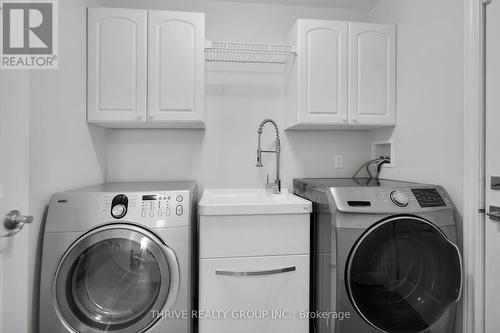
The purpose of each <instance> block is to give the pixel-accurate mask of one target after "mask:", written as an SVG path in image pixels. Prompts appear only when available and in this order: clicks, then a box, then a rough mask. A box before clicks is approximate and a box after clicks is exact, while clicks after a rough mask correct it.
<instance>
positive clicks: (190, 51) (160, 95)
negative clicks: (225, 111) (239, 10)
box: [148, 11, 205, 127]
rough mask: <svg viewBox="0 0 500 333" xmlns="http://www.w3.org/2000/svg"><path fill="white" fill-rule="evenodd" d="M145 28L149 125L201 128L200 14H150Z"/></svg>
mask: <svg viewBox="0 0 500 333" xmlns="http://www.w3.org/2000/svg"><path fill="white" fill-rule="evenodd" d="M148 26H149V27H148V30H149V108H148V109H149V122H151V123H161V122H163V123H170V124H171V125H172V127H184V126H187V127H190V124H191V125H192V126H193V127H197V126H200V127H201V126H203V120H204V99H205V58H204V43H205V16H204V14H201V13H187V12H165V11H150V12H149V25H148ZM176 125H177V126H176Z"/></svg>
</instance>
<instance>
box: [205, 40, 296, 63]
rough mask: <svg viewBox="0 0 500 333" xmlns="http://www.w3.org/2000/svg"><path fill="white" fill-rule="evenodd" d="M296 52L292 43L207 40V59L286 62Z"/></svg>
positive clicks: (236, 61) (234, 61)
mask: <svg viewBox="0 0 500 333" xmlns="http://www.w3.org/2000/svg"><path fill="white" fill-rule="evenodd" d="M295 55H296V53H295V51H294V49H293V47H292V46H291V45H270V44H250V43H239V42H218V41H207V42H206V45H205V60H206V61H209V62H233V63H253V64H286V63H287V61H288V60H289V59H290V57H292V56H295Z"/></svg>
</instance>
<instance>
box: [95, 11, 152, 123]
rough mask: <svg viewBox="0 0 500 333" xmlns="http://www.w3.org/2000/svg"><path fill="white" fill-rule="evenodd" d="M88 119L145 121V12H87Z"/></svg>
mask: <svg viewBox="0 0 500 333" xmlns="http://www.w3.org/2000/svg"><path fill="white" fill-rule="evenodd" d="M88 29H89V31H88V106H87V109H88V120H89V121H90V122H98V123H99V122H103V123H105V122H114V123H144V122H145V121H146V95H147V91H146V80H147V12H146V11H145V10H130V9H108V8H95V9H89V25H88Z"/></svg>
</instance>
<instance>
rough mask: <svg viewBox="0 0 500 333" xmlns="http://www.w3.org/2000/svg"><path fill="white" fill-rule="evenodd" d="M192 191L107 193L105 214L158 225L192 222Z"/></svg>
mask: <svg viewBox="0 0 500 333" xmlns="http://www.w3.org/2000/svg"><path fill="white" fill-rule="evenodd" d="M190 201H191V197H190V192H189V191H166V192H156V193H155V192H143V193H140V192H124V193H113V194H110V193H106V194H105V195H104V201H103V204H102V214H104V217H106V218H113V219H115V220H121V221H123V222H127V221H128V222H134V223H140V224H144V225H148V226H155V227H169V226H183V225H189V219H190V218H191V203H190Z"/></svg>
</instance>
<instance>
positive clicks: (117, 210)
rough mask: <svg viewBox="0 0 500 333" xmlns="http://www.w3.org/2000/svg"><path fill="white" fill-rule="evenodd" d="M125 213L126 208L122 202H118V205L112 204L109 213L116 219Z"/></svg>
mask: <svg viewBox="0 0 500 333" xmlns="http://www.w3.org/2000/svg"><path fill="white" fill-rule="evenodd" d="M126 213H127V209H126V208H125V206H124V205H122V204H118V205H116V206H114V207H113V209H112V210H111V215H112V216H113V217H114V218H117V219H120V218H122V217H124V216H125V214H126Z"/></svg>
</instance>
